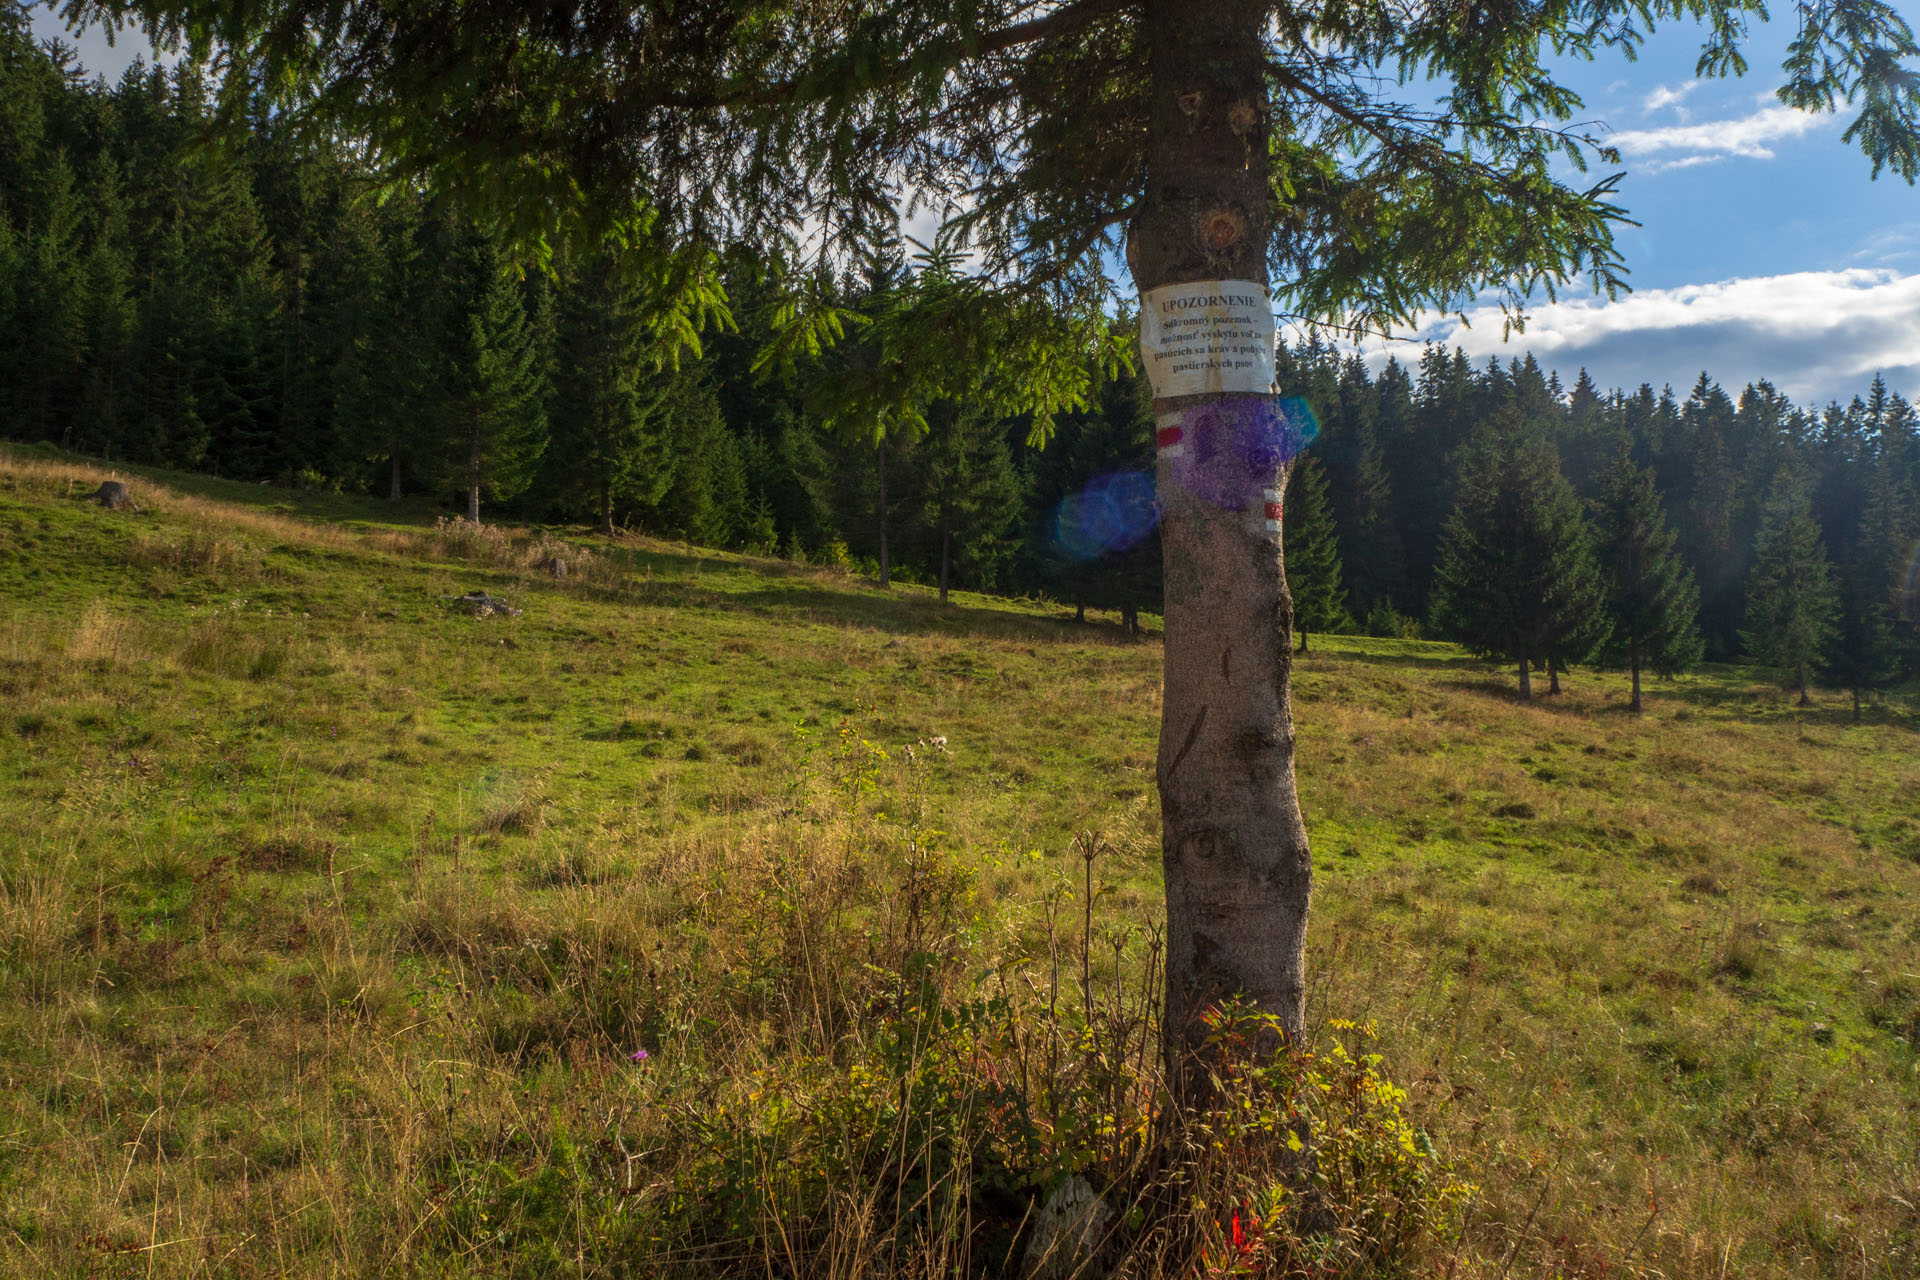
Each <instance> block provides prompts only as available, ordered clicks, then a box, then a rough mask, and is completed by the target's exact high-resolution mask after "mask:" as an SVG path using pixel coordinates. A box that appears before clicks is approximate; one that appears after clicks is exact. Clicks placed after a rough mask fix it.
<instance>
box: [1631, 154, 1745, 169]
mask: <svg viewBox="0 0 1920 1280" xmlns="http://www.w3.org/2000/svg"><path fill="white" fill-rule="evenodd" d="M1725 159H1726V156H1724V155H1699V156H1681V157H1680V158H1679V159H1678V160H1651V161H1649V162H1648V163H1647V167H1646V168H1645V169H1643V170H1641V172H1642V173H1647V174H1655V173H1672V172H1673V171H1674V170H1675V169H1695V168H1698V167H1699V166H1701V165H1703V164H1719V163H1720V162H1721V161H1722V160H1725Z"/></svg>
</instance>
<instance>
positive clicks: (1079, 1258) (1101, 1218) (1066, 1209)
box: [1023, 1174, 1113, 1280]
mask: <svg viewBox="0 0 1920 1280" xmlns="http://www.w3.org/2000/svg"><path fill="white" fill-rule="evenodd" d="M1112 1226H1113V1210H1112V1209H1109V1208H1108V1207H1107V1202H1106V1201H1105V1200H1102V1199H1101V1198H1100V1197H1099V1195H1097V1194H1096V1193H1095V1192H1094V1189H1093V1187H1092V1185H1091V1184H1090V1183H1088V1181H1087V1180H1086V1179H1085V1178H1083V1177H1081V1176H1080V1175H1079V1174H1073V1175H1070V1176H1069V1177H1067V1178H1065V1179H1063V1180H1062V1181H1061V1183H1060V1185H1059V1186H1057V1187H1055V1188H1054V1189H1053V1194H1051V1195H1049V1196H1048V1197H1047V1201H1046V1203H1045V1204H1043V1205H1041V1206H1040V1211H1039V1212H1038V1213H1036V1214H1034V1215H1033V1227H1032V1234H1031V1235H1030V1236H1028V1237H1027V1254H1026V1265H1025V1266H1024V1268H1023V1270H1024V1271H1025V1273H1026V1275H1027V1277H1028V1280H1069V1278H1070V1277H1071V1278H1073V1280H1091V1277H1095V1276H1101V1275H1104V1274H1105V1268H1104V1267H1102V1266H1101V1262H1100V1257H1099V1255H1100V1254H1101V1253H1102V1252H1104V1249H1103V1246H1104V1245H1105V1243H1106V1239H1107V1233H1108V1230H1109V1229H1110V1228H1111V1227H1112Z"/></svg>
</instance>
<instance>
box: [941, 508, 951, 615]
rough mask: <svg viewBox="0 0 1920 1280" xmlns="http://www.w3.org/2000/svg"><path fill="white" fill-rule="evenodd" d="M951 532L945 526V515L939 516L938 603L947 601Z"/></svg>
mask: <svg viewBox="0 0 1920 1280" xmlns="http://www.w3.org/2000/svg"><path fill="white" fill-rule="evenodd" d="M952 547H953V532H952V531H951V530H950V529H948V528H947V517H946V516H945V515H942V516H941V517H940V603H941V604H945V603H946V602H947V562H948V560H949V559H951V554H952Z"/></svg>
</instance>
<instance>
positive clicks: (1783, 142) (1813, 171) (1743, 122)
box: [36, 0, 1920, 405]
mask: <svg viewBox="0 0 1920 1280" xmlns="http://www.w3.org/2000/svg"><path fill="white" fill-rule="evenodd" d="M1895 7H1896V8H1897V9H1899V10H1900V11H1901V13H1902V14H1903V16H1905V17H1906V19H1907V20H1908V22H1910V23H1912V24H1914V25H1915V26H1920V0H1901V2H1900V3H1898V4H1896V6H1895ZM1775 8H1776V10H1777V11H1779V12H1780V13H1781V14H1782V20H1779V21H1776V22H1774V23H1770V24H1758V25H1756V27H1755V29H1754V32H1753V37H1754V38H1753V40H1752V42H1751V43H1750V45H1749V47H1748V61H1749V63H1750V67H1749V70H1748V74H1747V75H1746V76H1745V77H1744V78H1741V79H1734V80H1705V81H1701V80H1697V79H1696V78H1695V76H1694V74H1693V68H1694V60H1695V58H1696V57H1697V55H1698V51H1699V42H1700V37H1699V32H1698V30H1697V29H1696V28H1694V27H1693V26H1691V25H1689V24H1684V23H1682V24H1673V25H1670V26H1667V27H1663V28H1661V29H1660V30H1658V31H1657V32H1655V33H1654V34H1653V36H1652V37H1651V38H1650V39H1649V40H1648V42H1647V44H1646V46H1645V47H1644V48H1643V49H1642V51H1641V54H1640V57H1639V59H1638V60H1637V61H1633V62H1629V61H1627V60H1626V59H1624V58H1621V57H1618V56H1615V57H1611V58H1604V59H1601V60H1599V61H1596V62H1593V63H1583V62H1574V63H1570V64H1568V65H1567V66H1566V68H1565V79H1566V82H1567V83H1568V84H1570V85H1572V86H1573V87H1574V88H1575V89H1577V90H1578V91H1579V92H1580V93H1581V95H1582V96H1583V97H1584V98H1585V99H1586V103H1587V112H1586V113H1585V114H1586V116H1587V117H1588V118H1590V119H1592V120H1594V121H1596V122H1599V123H1600V124H1602V125H1604V126H1605V129H1606V131H1608V132H1610V134H1611V136H1612V139H1613V141H1614V143H1615V145H1617V146H1619V147H1620V148H1621V150H1622V152H1623V153H1624V155H1623V160H1624V163H1623V166H1622V167H1623V168H1624V169H1625V170H1626V173H1627V177H1626V179H1625V181H1624V183H1623V184H1622V186H1621V189H1620V194H1619V202H1620V203H1621V204H1623V205H1625V206H1626V208H1627V210H1628V212H1629V213H1630V215H1631V216H1632V217H1633V218H1635V219H1636V220H1637V221H1639V222H1640V223H1641V225H1640V226H1639V227H1627V228H1623V229H1622V231H1621V233H1620V243H1621V246H1622V250H1623V253H1624V256H1625V258H1626V261H1627V265H1628V267H1629V268H1630V270H1631V273H1632V274H1631V275H1630V277H1629V280H1630V283H1631V284H1632V286H1633V290H1634V291H1633V293H1632V294H1631V295H1624V296H1622V297H1621V298H1620V299H1618V300H1616V301H1612V302H1608V301H1607V300H1605V299H1597V298H1594V297H1593V296H1592V295H1591V294H1590V293H1587V292H1585V291H1584V290H1581V289H1578V288H1576V289H1573V290H1570V291H1568V292H1565V293H1563V294H1562V296H1561V301H1560V302H1559V303H1557V304H1551V305H1549V304H1545V303H1544V301H1543V302H1542V304H1541V305H1538V306H1536V307H1535V308H1534V309H1533V312H1532V316H1531V320H1530V323H1529V325H1528V328H1527V331H1526V333H1525V334H1523V335H1519V336H1517V337H1515V338H1513V339H1512V340H1510V341H1504V342H1503V341H1502V337H1501V324H1500V317H1499V313H1498V310H1497V308H1486V309H1475V308H1469V309H1468V311H1467V315H1468V318H1469V319H1470V320H1471V321H1472V322H1473V323H1472V325H1471V327H1470V328H1463V327H1462V326H1461V325H1460V324H1459V323H1458V322H1457V321H1456V320H1454V319H1453V318H1451V317H1447V316H1433V317H1428V318H1426V320H1427V322H1426V323H1424V324H1422V325H1421V326H1420V328H1419V329H1418V330H1417V331H1416V332H1414V333H1413V334H1411V335H1409V336H1408V340H1402V341H1394V342H1382V341H1379V340H1371V341H1369V342H1367V343H1366V344H1364V347H1363V350H1364V351H1365V353H1366V354H1367V356H1368V359H1369V361H1370V362H1372V363H1375V364H1379V363H1382V362H1384V360H1385V359H1386V357H1387V354H1388V353H1393V354H1397V355H1399V357H1400V358H1401V359H1402V361H1403V362H1408V363H1411V362H1412V361H1414V360H1416V359H1417V358H1418V355H1419V341H1418V340H1419V339H1423V338H1431V339H1438V340H1441V341H1445V342H1447V343H1449V344H1458V345H1460V346H1463V347H1465V348H1466V350H1467V351H1468V352H1469V354H1471V355H1473V356H1474V358H1475V359H1476V361H1484V360H1485V358H1486V357H1487V356H1490V355H1498V356H1500V357H1502V358H1503V359H1504V358H1506V357H1508V356H1512V355H1517V354H1519V353H1520V352H1522V351H1525V350H1532V351H1533V352H1534V354H1535V355H1536V357H1537V358H1539V360H1540V361H1541V363H1542V364H1543V365H1545V366H1547V367H1549V368H1554V369H1558V370H1560V372H1561V375H1562V377H1563V378H1564V379H1565V380H1566V381H1567V382H1568V383H1571V382H1572V380H1573V376H1574V374H1575V372H1576V371H1577V370H1578V369H1580V368H1581V367H1583V366H1584V367H1586V368H1587V369H1588V370H1589V371H1590V372H1591V373H1592V375H1593V377H1594V379H1595V381H1597V382H1598V383H1600V385H1602V386H1603V387H1611V386H1621V387H1626V388H1628V389H1631V388H1632V387H1635V386H1638V385H1639V384H1640V383H1641V382H1651V383H1652V384H1653V385H1654V386H1655V387H1656V388H1658V387H1661V386H1663V385H1666V384H1669V383H1670V384H1672V385H1673V386H1674V388H1675V389H1676V390H1677V391H1678V392H1680V393H1681V394H1683V395H1684V394H1685V392H1686V391H1687V390H1688V389H1689V388H1690V387H1691V386H1692V385H1693V382H1694V380H1695V379H1696V378H1697V377H1698V376H1699V374H1700V372H1701V371H1702V370H1703V369H1704V370H1706V371H1707V372H1708V373H1710V374H1711V375H1712V376H1713V377H1714V378H1715V379H1716V380H1717V381H1719V382H1720V383H1721V384H1722V385H1724V386H1726V387H1727V388H1728V390H1729V391H1730V392H1732V393H1734V394H1738V391H1739V389H1740V388H1741V387H1743V386H1744V385H1745V384H1746V383H1748V382H1750V381H1753V380H1755V379H1759V378H1767V379H1770V380H1771V381H1772V382H1773V383H1774V384H1775V385H1776V386H1778V387H1779V388H1780V389H1781V390H1783V391H1785V392H1787V393H1788V394H1789V395H1791V396H1793V397H1794V398H1795V399H1796V400H1798V401H1800V402H1801V403H1803V404H1808V405H1819V404H1824V403H1825V402H1826V401H1827V400H1829V399H1833V398H1839V399H1842V400H1845V399H1847V398H1849V397H1851V396H1853V395H1855V394H1857V393H1860V392H1864V391H1865V389H1866V386H1867V384H1868V382H1869V381H1871V380H1872V378H1873V375H1874V374H1875V373H1876V372H1881V373H1884V374H1885V376H1886V378H1887V381H1888V382H1889V384H1891V385H1892V386H1893V387H1894V389H1895V390H1898V391H1901V392H1902V393H1903V394H1905V395H1906V396H1907V397H1908V398H1909V399H1920V188H1915V187H1910V186H1908V185H1907V184H1906V183H1905V182H1903V181H1901V180H1900V179H1898V178H1896V177H1892V176H1890V175H1888V174H1885V173H1883V174H1882V175H1881V176H1880V178H1879V180H1878V181H1873V180H1870V178H1869V176H1868V175H1869V172H1870V166H1869V165H1868V162H1867V160H1866V158H1865V157H1864V156H1862V155H1861V154H1860V153H1859V152H1858V151H1856V150H1854V149H1853V148H1851V147H1849V146H1846V145H1844V144H1842V143H1841V142H1840V134H1841V132H1842V131H1843V130H1844V129H1845V127H1846V122H1847V118H1848V117H1847V115H1846V113H1845V112H1842V113H1841V114H1839V115H1837V116H1836V115H1821V116H1804V115H1800V114H1799V113H1795V112H1791V111H1788V110H1786V109H1785V108H1783V107H1781V106H1780V105H1779V104H1778V102H1777V101H1776V100H1775V99H1774V98H1773V96H1772V90H1773V89H1774V88H1775V86H1776V85H1777V84H1778V78H1779V63H1780V57H1781V55H1782V53H1783V51H1784V49H1785V46H1786V42H1787V40H1788V38H1789V37H1790V35H1791V25H1790V23H1791V10H1790V8H1789V6H1787V5H1785V4H1781V5H1776V6H1775ZM36 26H37V27H38V28H39V29H40V30H41V32H42V33H43V34H46V35H56V34H59V35H64V31H63V29H62V27H61V25H60V23H59V20H58V19H57V18H56V17H54V16H52V15H51V14H48V13H45V12H42V13H40V14H39V15H38V16H37V18H36ZM80 45H81V56H82V60H83V61H84V62H85V63H86V65H87V66H88V67H89V68H90V69H93V70H98V71H102V72H105V73H107V74H108V75H109V76H110V77H111V76H114V75H117V74H118V72H119V70H120V69H121V68H122V67H124V66H125V65H126V64H127V62H129V61H130V60H131V59H132V57H133V55H134V54H135V53H136V52H139V51H142V50H144V48H145V43H144V41H143V40H142V39H140V38H139V37H138V36H123V37H121V39H120V41H119V44H118V47H117V48H114V49H108V48H107V47H106V44H105V41H104V39H103V38H102V36H101V35H100V34H99V33H98V32H89V33H88V34H87V35H86V36H85V37H84V38H83V39H82V40H81V41H80Z"/></svg>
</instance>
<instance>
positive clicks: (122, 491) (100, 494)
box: [87, 480, 133, 511]
mask: <svg viewBox="0 0 1920 1280" xmlns="http://www.w3.org/2000/svg"><path fill="white" fill-rule="evenodd" d="M87 496H88V497H89V498H91V499H93V500H94V501H95V502H97V503H99V504H100V505H101V506H103V507H105V508H106V509H107V510H109V511H118V510H120V508H122V507H125V506H130V505H132V503H133V494H132V493H131V492H130V491H129V490H128V489H127V482H126V481H124V480H102V481H101V482H100V487H99V488H98V489H95V490H94V491H93V492H92V493H90V494H88V495H87Z"/></svg>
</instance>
